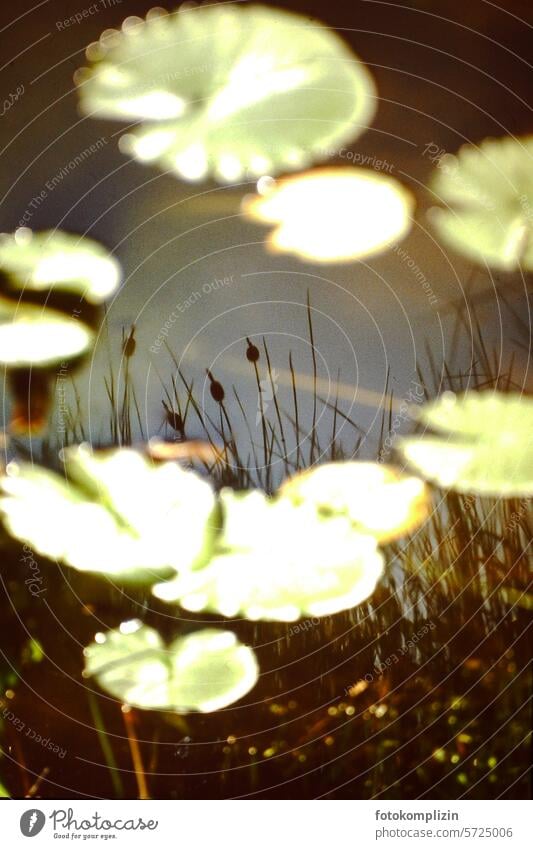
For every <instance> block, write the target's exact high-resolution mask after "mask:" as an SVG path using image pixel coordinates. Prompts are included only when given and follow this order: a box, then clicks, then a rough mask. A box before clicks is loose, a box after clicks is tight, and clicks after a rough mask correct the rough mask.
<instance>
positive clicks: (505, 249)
mask: <svg viewBox="0 0 533 849" xmlns="http://www.w3.org/2000/svg"><path fill="white" fill-rule="evenodd" d="M431 189H432V190H433V192H434V193H435V195H436V196H437V198H438V199H439V200H440V201H442V203H443V204H444V203H445V204H449V208H447V209H438V208H435V209H433V210H431V212H430V215H431V220H432V222H433V224H434V226H435V228H436V230H437V232H438V233H439V235H440V236H441V238H442V239H443V240H444V241H445V242H447V243H448V244H449V245H450V246H451V247H452V248H454V249H455V250H457V251H459V252H460V253H462V254H464V255H465V256H467V257H469V258H470V259H472V260H474V261H476V262H480V263H487V264H488V265H489V266H492V267H493V268H497V269H501V270H503V271H512V270H513V269H517V268H519V267H522V268H524V269H529V270H531V269H533V136H526V137H524V138H518V139H515V138H511V137H504V138H501V139H485V141H483V142H482V143H481V144H480V145H479V146H478V147H475V146H471V145H467V146H464V147H462V148H461V149H460V150H459V152H458V154H457V156H452V155H450V154H447V155H445V156H443V157H442V158H441V159H440V160H439V163H438V166H437V169H436V171H435V174H434V177H433V180H432V182H431Z"/></svg>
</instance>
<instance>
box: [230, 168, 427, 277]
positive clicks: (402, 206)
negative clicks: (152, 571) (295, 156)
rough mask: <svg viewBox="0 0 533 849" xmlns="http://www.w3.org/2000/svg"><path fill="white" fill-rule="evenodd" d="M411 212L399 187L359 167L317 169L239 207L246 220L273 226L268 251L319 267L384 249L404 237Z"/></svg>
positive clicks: (407, 198)
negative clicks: (315, 263) (302, 260)
mask: <svg viewBox="0 0 533 849" xmlns="http://www.w3.org/2000/svg"><path fill="white" fill-rule="evenodd" d="M413 212H414V200H413V198H412V196H411V195H410V193H409V192H408V191H407V190H406V189H405V188H404V187H403V186H402V185H401V184H400V183H398V182H397V181H396V180H394V179H392V177H386V176H384V175H382V174H375V173H374V172H373V171H366V170H364V169H362V168H319V169H316V170H314V171H310V172H308V173H306V174H302V175H298V176H295V177H289V178H287V179H285V180H280V181H278V182H276V183H275V184H274V185H273V186H272V188H271V190H270V191H268V192H267V193H264V194H262V195H258V196H254V197H252V198H250V199H245V200H244V202H243V213H244V215H245V217H246V218H249V219H251V220H252V221H256V222H259V223H262V224H274V225H277V226H276V227H275V229H274V230H273V231H272V232H271V233H270V235H269V236H268V237H267V241H266V244H267V247H269V248H270V249H271V250H272V251H274V252H276V253H289V254H295V255H296V256H297V257H299V258H301V259H304V260H307V261H309V262H319V263H335V262H352V261H354V260H357V259H362V258H364V257H369V256H372V255H374V254H376V253H380V252H381V251H383V250H386V249H387V248H389V247H391V245H393V244H395V243H396V242H398V241H399V240H400V239H402V238H403V237H404V236H405V235H406V234H407V232H408V231H409V229H410V227H411V223H412V216H413Z"/></svg>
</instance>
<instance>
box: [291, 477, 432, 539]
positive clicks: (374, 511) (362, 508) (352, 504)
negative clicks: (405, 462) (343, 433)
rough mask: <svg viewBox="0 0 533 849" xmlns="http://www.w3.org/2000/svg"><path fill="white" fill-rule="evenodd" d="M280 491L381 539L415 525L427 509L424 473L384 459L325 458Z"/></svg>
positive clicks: (396, 535)
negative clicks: (410, 471) (403, 469)
mask: <svg viewBox="0 0 533 849" xmlns="http://www.w3.org/2000/svg"><path fill="white" fill-rule="evenodd" d="M280 494H281V495H284V496H285V497H286V498H290V499H291V500H292V501H293V502H294V503H295V504H310V505H312V506H313V507H314V508H315V509H316V510H317V511H318V512H319V513H320V514H322V515H325V516H335V515H338V516H346V517H348V518H349V520H350V522H352V524H354V525H355V526H356V528H357V530H359V531H361V533H366V534H372V536H374V537H376V539H377V541H378V542H379V543H386V542H390V541H392V540H394V539H397V538H398V537H401V536H404V535H405V534H407V533H409V532H411V531H413V530H414V529H415V528H417V527H418V526H419V525H420V524H421V523H422V522H423V521H424V519H425V518H426V517H427V515H428V513H429V494H428V491H427V487H426V485H425V484H424V482H423V481H421V480H420V478H416V477H413V476H412V475H405V474H402V473H401V472H400V471H398V470H397V469H395V468H394V467H393V466H388V465H385V464H383V463H360V462H346V463H325V464H324V465H322V466H318V467H316V468H313V469H309V470H308V471H305V472H301V473H300V474H297V475H294V477H292V478H289V479H288V480H287V481H286V482H285V483H284V484H283V486H282V487H281V490H280Z"/></svg>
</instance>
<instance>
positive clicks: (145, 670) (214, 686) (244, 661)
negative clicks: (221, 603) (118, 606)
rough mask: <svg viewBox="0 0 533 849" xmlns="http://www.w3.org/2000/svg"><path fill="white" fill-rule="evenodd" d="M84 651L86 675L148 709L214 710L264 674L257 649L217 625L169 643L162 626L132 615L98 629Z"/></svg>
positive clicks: (232, 698) (111, 692)
mask: <svg viewBox="0 0 533 849" xmlns="http://www.w3.org/2000/svg"><path fill="white" fill-rule="evenodd" d="M84 654H85V672H84V675H85V677H92V678H95V679H96V681H97V682H98V684H99V685H100V686H101V687H102V689H103V690H105V691H106V692H108V693H110V694H111V695H112V696H114V697H115V698H116V699H119V700H120V701H122V702H124V703H125V704H128V705H133V706H135V707H139V708H145V709H155V710H157V709H159V710H171V711H176V712H178V713H188V712H190V711H200V712H202V713H210V712H211V711H215V710H220V709H221V708H224V707H227V705H230V704H232V703H233V702H236V701H237V700H238V699H240V698H242V696H244V695H246V693H248V692H249V691H250V690H251V689H252V687H253V686H254V685H255V683H256V681H257V677H258V667H257V661H256V659H255V655H254V653H253V651H252V650H251V649H250V648H248V646H244V645H243V644H242V643H239V641H238V640H237V638H236V636H235V635H234V634H232V633H231V631H221V630H218V629H216V628H205V629H203V630H201V631H197V632H196V633H193V634H190V635H189V636H186V637H178V638H177V639H176V640H174V641H173V642H172V643H170V645H168V646H165V644H164V643H163V641H162V639H161V637H160V635H159V634H158V632H157V631H155V630H154V629H153V628H149V627H148V626H146V625H143V624H141V622H139V621H137V620H132V621H129V622H123V623H122V625H121V626H120V627H119V628H116V629H114V630H112V631H108V632H107V633H105V634H97V635H96V638H95V642H93V643H91V645H89V646H87V648H86V649H85V650H84Z"/></svg>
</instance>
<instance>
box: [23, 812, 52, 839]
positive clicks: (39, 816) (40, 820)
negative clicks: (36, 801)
mask: <svg viewBox="0 0 533 849" xmlns="http://www.w3.org/2000/svg"><path fill="white" fill-rule="evenodd" d="M45 822H46V817H45V815H44V814H43V812H42V811H39V810H37V808H32V809H31V810H29V811H24V813H23V814H22V816H21V818H20V830H21V832H22V833H23V835H24V837H35V835H36V834H39V832H40V831H42V829H43V827H44V824H45Z"/></svg>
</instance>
